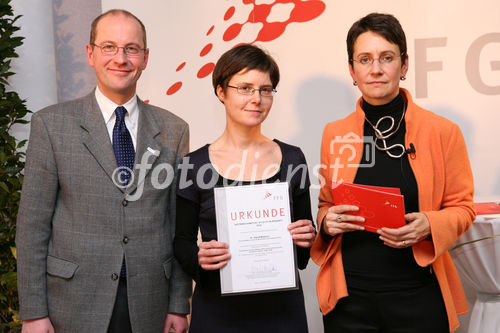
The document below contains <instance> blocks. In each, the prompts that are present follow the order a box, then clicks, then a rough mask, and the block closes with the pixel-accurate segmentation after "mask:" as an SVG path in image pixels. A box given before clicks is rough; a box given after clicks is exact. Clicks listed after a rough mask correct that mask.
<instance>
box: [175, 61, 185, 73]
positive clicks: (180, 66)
mask: <svg viewBox="0 0 500 333" xmlns="http://www.w3.org/2000/svg"><path fill="white" fill-rule="evenodd" d="M184 66H186V62H185V61H184V62H183V63H182V64H180V65H179V67H177V69H176V70H175V71H176V72H178V71H180V70H181V69H183V68H184Z"/></svg>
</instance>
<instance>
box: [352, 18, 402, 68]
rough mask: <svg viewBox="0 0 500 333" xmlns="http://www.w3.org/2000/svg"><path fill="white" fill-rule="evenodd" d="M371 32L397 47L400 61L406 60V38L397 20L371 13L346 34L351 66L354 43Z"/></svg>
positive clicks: (355, 23)
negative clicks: (362, 35) (365, 33)
mask: <svg viewBox="0 0 500 333" xmlns="http://www.w3.org/2000/svg"><path fill="white" fill-rule="evenodd" d="M367 31H372V32H375V33H377V34H380V35H382V36H383V37H384V38H385V39H386V40H388V41H389V42H391V43H394V44H396V45H397V46H399V51H400V52H401V54H400V55H401V59H402V60H403V61H402V63H404V59H406V52H407V49H406V36H405V32H404V31H403V28H402V27H401V24H400V23H399V21H398V19H397V18H395V17H394V16H392V15H391V14H380V13H371V14H368V15H366V16H365V17H363V18H361V19H359V20H358V21H356V22H354V24H353V25H352V27H351V29H349V32H348V33H347V41H346V42H347V55H348V57H349V63H350V64H351V66H352V62H353V61H352V60H353V56H354V43H355V42H356V39H357V38H358V37H359V35H361V34H362V33H364V32H367Z"/></svg>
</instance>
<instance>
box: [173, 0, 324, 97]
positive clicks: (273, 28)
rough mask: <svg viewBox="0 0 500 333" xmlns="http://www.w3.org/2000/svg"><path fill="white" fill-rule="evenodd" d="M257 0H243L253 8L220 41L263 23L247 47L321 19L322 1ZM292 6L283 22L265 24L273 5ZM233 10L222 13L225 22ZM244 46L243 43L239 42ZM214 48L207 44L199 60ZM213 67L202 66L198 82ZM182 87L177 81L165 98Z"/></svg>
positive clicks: (208, 65)
mask: <svg viewBox="0 0 500 333" xmlns="http://www.w3.org/2000/svg"><path fill="white" fill-rule="evenodd" d="M255 1H256V0H242V2H243V4H245V5H249V4H252V5H253V9H252V11H251V12H250V14H249V15H248V18H247V20H246V21H245V22H243V23H234V24H232V25H230V26H229V27H228V28H227V29H226V31H224V33H223V34H222V40H224V41H225V42H229V41H232V40H233V39H235V38H236V37H238V35H239V34H240V33H241V30H242V28H243V26H244V25H245V24H247V23H262V28H261V29H260V30H259V32H258V33H257V37H256V38H255V40H254V41H251V42H248V44H253V43H255V42H269V41H272V40H275V39H277V38H278V37H280V36H281V35H282V34H283V33H284V32H285V30H286V27H287V26H288V25H289V24H291V23H294V22H296V23H303V22H308V21H312V20H314V19H315V18H317V17H318V16H320V15H321V14H322V13H323V12H324V11H325V8H326V4H325V2H323V1H322V0H309V1H302V0H276V1H274V2H273V3H271V4H262V5H257V4H255ZM279 3H281V4H293V5H294V7H293V9H292V11H291V12H290V17H289V18H288V19H287V20H286V21H284V22H267V18H268V17H269V14H270V13H271V9H272V7H273V6H274V5H276V4H279ZM235 11H236V8H235V7H234V6H231V7H229V8H228V9H227V10H226V12H225V13H224V21H228V20H229V19H231V17H233V15H234V13H235ZM214 28H215V25H212V26H211V27H210V29H209V30H208V32H207V34H206V35H207V36H208V35H210V34H211V33H212V31H213V30H214ZM240 44H244V42H241V43H239V44H238V45H240ZM212 48H213V44H212V43H209V44H207V45H206V46H205V47H204V48H203V49H202V50H201V52H200V57H204V56H205V55H207V54H208V53H209V52H210V51H211V50H212ZM184 65H186V62H183V63H182V64H180V65H179V66H178V67H177V70H176V71H177V72H178V71H180V70H181V69H182V68H183V67H184ZM214 67H215V64H214V63H212V62H209V63H207V64H205V65H203V66H202V67H201V68H200V69H199V70H198V73H197V75H196V76H197V77H198V78H199V79H202V78H204V77H207V76H208V75H210V74H211V73H212V71H213V70H214ZM181 87H182V82H180V81H179V82H176V83H174V84H173V85H172V86H171V87H170V88H169V89H168V90H167V95H172V94H175V93H176V92H177V91H179V89H180V88H181Z"/></svg>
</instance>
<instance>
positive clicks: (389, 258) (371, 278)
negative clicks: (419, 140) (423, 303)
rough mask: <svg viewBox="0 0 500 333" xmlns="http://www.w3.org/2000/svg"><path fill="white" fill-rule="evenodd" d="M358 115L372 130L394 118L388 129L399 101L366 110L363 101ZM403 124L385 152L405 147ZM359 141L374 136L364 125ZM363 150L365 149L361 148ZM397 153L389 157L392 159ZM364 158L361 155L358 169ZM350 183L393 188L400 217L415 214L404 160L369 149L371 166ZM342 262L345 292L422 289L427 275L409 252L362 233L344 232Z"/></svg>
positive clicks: (414, 192) (413, 186)
mask: <svg viewBox="0 0 500 333" xmlns="http://www.w3.org/2000/svg"><path fill="white" fill-rule="evenodd" d="M362 107H363V111H364V112H365V116H366V119H368V120H369V121H370V122H371V123H372V124H373V125H376V123H377V121H378V120H379V119H380V118H381V117H383V116H387V115H389V116H392V117H393V118H394V127H393V129H396V128H397V124H398V122H399V120H400V119H401V117H402V116H403V109H404V108H405V101H404V99H403V97H402V96H401V95H398V96H397V97H396V98H395V99H394V100H392V101H391V102H389V103H388V104H385V105H377V106H374V105H370V104H368V103H367V102H366V101H364V100H363V106H362ZM390 125H391V123H390V121H389V120H384V121H382V122H381V123H380V127H379V129H381V130H385V129H387V128H388V127H389V126H390ZM405 133H406V124H405V119H403V120H402V121H401V126H400V128H399V130H398V131H397V132H396V133H395V134H394V135H393V136H391V137H390V138H389V139H387V140H386V142H387V146H391V145H393V144H397V143H401V144H403V145H404V146H405V147H407V148H409V147H408V146H409V144H410V143H409V142H408V143H405ZM364 136H365V137H366V136H371V137H372V138H375V136H374V130H373V128H372V127H371V126H370V124H369V123H368V121H366V120H365V124H364ZM378 145H379V146H382V145H383V144H382V142H381V141H380V140H379V141H378ZM364 147H365V149H366V147H367V146H366V145H364ZM400 151H401V150H396V149H395V150H394V151H392V152H393V153H394V154H398V153H400ZM365 157H366V154H365V151H363V158H362V161H361V164H362V163H363V162H365V163H366V162H367V161H364V160H365ZM354 183H357V184H365V185H375V186H386V187H398V188H400V190H401V194H402V195H404V203H405V212H406V213H410V212H418V211H419V206H418V188H417V181H416V179H415V175H414V174H413V171H412V169H411V167H410V163H409V161H408V155H407V154H405V155H404V156H403V157H401V158H393V157H390V156H389V155H388V154H387V153H386V152H384V151H380V150H378V149H375V165H374V166H373V167H369V168H358V171H357V173H356V177H355V179H354ZM342 261H343V264H344V270H345V275H346V282H347V286H348V288H355V289H362V290H369V291H387V290H402V289H408V288H413V287H418V286H422V285H424V284H427V283H428V282H429V281H430V274H429V272H430V270H429V269H428V268H422V267H420V266H418V265H417V263H416V262H415V259H414V257H413V253H412V247H407V248H404V249H395V248H392V247H389V246H387V245H384V243H383V242H382V241H381V240H380V239H379V235H378V234H377V233H373V232H368V231H353V232H346V233H344V235H343V238H342Z"/></svg>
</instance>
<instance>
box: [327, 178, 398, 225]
mask: <svg viewBox="0 0 500 333" xmlns="http://www.w3.org/2000/svg"><path fill="white" fill-rule="evenodd" d="M332 192H333V202H334V203H335V205H336V206H338V205H353V206H357V207H359V211H357V212H349V214H350V215H355V216H361V217H364V218H365V222H351V223H354V224H358V225H361V226H363V227H365V230H368V231H371V232H377V230H379V229H380V228H382V227H386V228H400V227H402V226H404V225H406V222H405V218H404V215H405V207H404V197H403V196H402V195H401V192H400V190H399V188H394V187H380V186H370V185H360V184H350V183H336V182H333V183H332Z"/></svg>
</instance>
